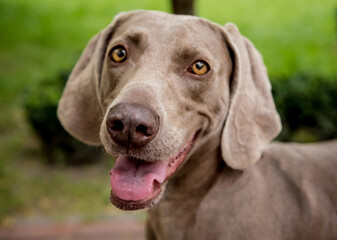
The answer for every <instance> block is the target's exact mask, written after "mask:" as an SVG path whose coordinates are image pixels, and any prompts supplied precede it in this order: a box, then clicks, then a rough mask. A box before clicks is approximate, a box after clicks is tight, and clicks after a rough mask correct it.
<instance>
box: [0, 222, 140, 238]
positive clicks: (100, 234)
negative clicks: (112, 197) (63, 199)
mask: <svg viewBox="0 0 337 240" xmlns="http://www.w3.org/2000/svg"><path fill="white" fill-rule="evenodd" d="M144 239H145V238H144V223H143V222H141V221H138V220H133V219H132V220H109V221H98V222H93V223H57V224H42V225H41V224H31V225H27V224H26V225H18V226H14V227H13V228H11V229H1V228H0V240H144Z"/></svg>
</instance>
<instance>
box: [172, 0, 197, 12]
mask: <svg viewBox="0 0 337 240" xmlns="http://www.w3.org/2000/svg"><path fill="white" fill-rule="evenodd" d="M172 5H173V12H174V13H175V14H185V15H194V0H172Z"/></svg>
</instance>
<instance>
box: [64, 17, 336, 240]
mask: <svg viewBox="0 0 337 240" xmlns="http://www.w3.org/2000/svg"><path fill="white" fill-rule="evenodd" d="M58 116H59V119H60V120H61V122H62V124H63V126H64V127H65V129H66V130H67V131H69V132H70V133H71V134H72V135H73V136H75V137H76V138H77V139H79V140H81V141H83V142H85V143H87V144H91V145H103V146H104V148H105V150H106V151H107V152H108V153H110V154H111V155H113V156H115V157H116V161H115V164H114V167H113V168H112V170H111V171H110V175H111V189H112V190H111V197H110V199H111V202H112V203H113V204H114V205H115V206H117V207H118V208H120V209H123V210H136V209H148V212H149V219H148V222H147V230H146V234H147V239H157V240H163V239H169V240H180V239H181V240H198V239H207V240H216V239H230V240H237V239H249V240H255V239H256V240H274V239H278V240H285V239H293V240H300V239H305V240H308V239H315V240H317V239H322V240H328V239H331V240H332V239H337V141H330V142H325V143H319V144H293V143H292V144H285V143H277V142H271V141H272V139H273V138H274V137H275V136H276V135H277V134H278V133H279V132H280V130H281V123H280V118H279V115H278V113H277V112H276V109H275V105H274V101H273V98H272V94H271V85H270V82H269V79H268V76H267V71H266V68H265V66H264V63H263V60H262V57H261V55H260V54H259V53H258V51H257V50H256V49H255V47H254V45H253V44H252V43H251V42H250V41H249V40H248V39H246V38H245V37H243V36H242V35H241V34H240V32H239V30H238V29H237V27H236V26H235V25H234V24H231V23H229V24H226V25H225V26H219V25H217V24H215V23H212V22H210V21H208V20H205V19H202V18H198V17H193V16H183V15H179V16H178V15H171V14H167V13H161V12H155V11H133V12H129V13H122V14H119V15H118V16H116V17H115V19H114V20H113V22H112V23H111V24H110V25H109V26H108V27H107V28H105V29H104V30H102V31H101V32H100V33H98V34H97V35H96V36H95V37H93V38H92V40H91V41H90V42H89V44H88V46H87V47H86V48H85V50H84V52H83V54H82V56H81V58H80V59H79V61H78V63H77V64H76V66H75V68H74V70H73V71H72V73H71V75H70V78H69V80H68V82H67V85H66V87H65V90H64V92H63V96H62V98H61V100H60V103H59V107H58Z"/></svg>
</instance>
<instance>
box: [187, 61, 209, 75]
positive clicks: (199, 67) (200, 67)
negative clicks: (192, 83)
mask: <svg viewBox="0 0 337 240" xmlns="http://www.w3.org/2000/svg"><path fill="white" fill-rule="evenodd" d="M188 70H189V72H191V73H193V74H196V75H204V74H206V73H207V72H208V71H209V66H208V64H207V63H206V62H205V61H202V60H198V61H196V62H195V63H193V64H192V66H191V67H190V68H189V69H188Z"/></svg>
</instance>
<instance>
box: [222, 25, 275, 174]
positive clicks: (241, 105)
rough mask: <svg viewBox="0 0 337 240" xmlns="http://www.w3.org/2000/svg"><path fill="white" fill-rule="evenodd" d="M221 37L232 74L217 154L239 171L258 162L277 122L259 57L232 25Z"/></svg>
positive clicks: (268, 83) (264, 71) (264, 70)
mask: <svg viewBox="0 0 337 240" xmlns="http://www.w3.org/2000/svg"><path fill="white" fill-rule="evenodd" d="M224 37H225V41H226V43H227V45H228V48H229V51H230V54H231V58H232V61H233V72H232V76H231V78H232V79H231V86H230V89H231V90H230V91H231V93H230V105H229V112H228V115H227V119H226V122H225V125H224V128H223V132H222V137H221V151H222V157H223V159H224V161H225V162H226V164H227V165H228V166H230V167H231V168H234V169H239V170H243V169H245V168H247V167H248V166H249V165H250V164H252V163H254V162H256V161H257V160H259V158H260V157H261V154H262V152H263V150H264V148H265V147H266V146H267V144H268V143H269V142H270V141H271V140H272V139H273V138H274V137H276V136H277V134H278V133H279V132H280V131H281V121H280V117H279V115H278V113H277V111H276V109H275V104H274V100H273V97H272V94H271V84H270V81H269V78H268V74H267V70H266V67H265V65H264V63H263V59H262V56H261V55H260V54H259V52H258V51H257V50H256V49H255V47H254V45H253V44H252V43H251V42H250V41H249V40H248V39H246V38H245V37H243V36H242V35H241V34H240V32H239V30H238V28H237V27H236V26H235V25H234V24H232V23H229V24H226V25H225V27H224Z"/></svg>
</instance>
